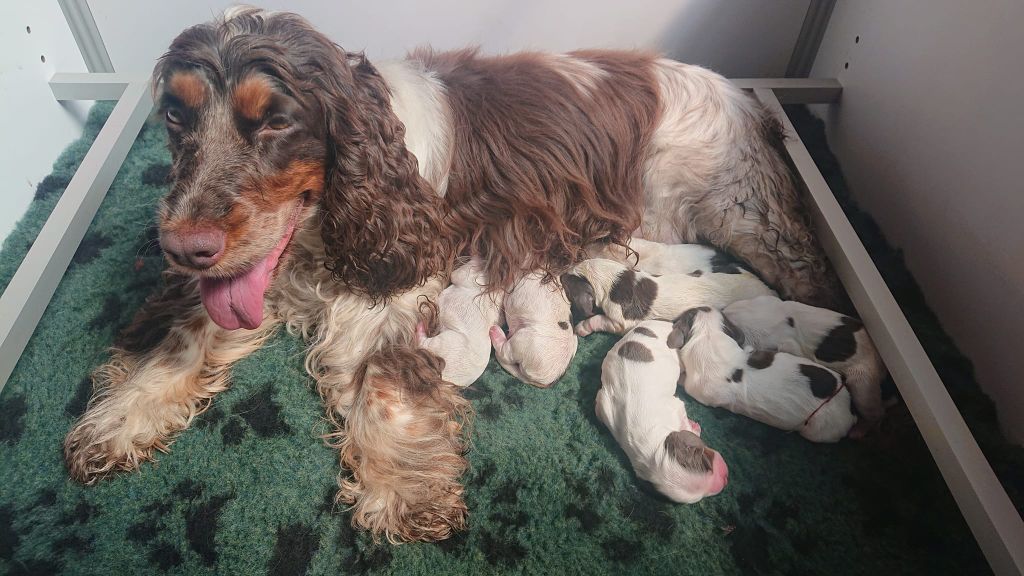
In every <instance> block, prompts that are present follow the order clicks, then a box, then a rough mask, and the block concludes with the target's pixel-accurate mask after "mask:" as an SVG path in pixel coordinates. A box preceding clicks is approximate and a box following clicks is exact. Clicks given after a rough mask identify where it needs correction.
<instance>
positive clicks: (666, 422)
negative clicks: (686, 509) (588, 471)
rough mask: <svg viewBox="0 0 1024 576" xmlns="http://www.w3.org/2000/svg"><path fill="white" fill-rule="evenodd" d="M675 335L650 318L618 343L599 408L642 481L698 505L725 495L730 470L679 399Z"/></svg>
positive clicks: (604, 375) (605, 370)
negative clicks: (671, 342) (672, 340)
mask: <svg viewBox="0 0 1024 576" xmlns="http://www.w3.org/2000/svg"><path fill="white" fill-rule="evenodd" d="M671 331H672V324H670V323H668V322H659V321H654V320H650V321H647V322H642V323H640V324H639V325H638V326H637V327H636V328H634V329H633V330H632V331H630V332H629V333H627V334H626V335H625V336H624V337H623V338H622V339H621V340H619V342H618V343H616V344H615V346H613V347H612V349H611V350H610V351H609V352H608V355H607V356H605V357H604V362H603V363H602V364H601V389H600V390H598V391H597V400H596V401H595V404H594V407H595V410H596V412H597V417H598V419H599V420H601V422H603V423H604V424H605V426H607V427H608V429H609V430H611V432H612V435H613V436H615V441H616V442H618V443H619V446H621V447H622V450H623V451H625V453H626V456H628V457H629V461H630V463H631V464H632V465H633V469H634V470H636V475H637V476H638V477H640V478H641V479H643V480H647V481H649V482H651V483H652V484H653V485H654V487H655V488H656V489H657V490H658V492H661V493H662V494H664V495H665V496H668V497H669V498H671V499H672V500H674V501H676V502H686V503H693V502H697V501H698V500H700V499H701V498H704V497H705V496H714V495H715V494H718V493H719V492H721V491H722V489H723V488H725V485H726V484H727V483H728V480H729V468H728V467H727V466H726V464H725V460H723V459H722V456H721V454H719V453H718V452H716V451H715V450H712V449H711V448H708V447H707V445H706V444H704V441H703V440H701V439H700V425H698V424H697V423H696V422H694V421H692V420H690V419H689V418H688V417H687V416H686V404H685V403H683V401H682V400H680V399H679V398H676V397H675V395H674V393H675V389H676V386H677V382H678V380H679V356H678V354H677V353H676V351H675V350H672V349H670V348H669V347H668V345H667V344H666V339H667V337H668V335H669V332H671Z"/></svg>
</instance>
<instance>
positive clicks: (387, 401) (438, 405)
mask: <svg viewBox="0 0 1024 576" xmlns="http://www.w3.org/2000/svg"><path fill="white" fill-rule="evenodd" d="M353 389H354V390H355V396H354V398H353V400H354V402H353V404H352V406H351V409H350V410H349V412H348V417H347V418H346V420H345V427H344V430H343V431H339V432H338V433H337V435H336V438H337V442H336V446H337V447H338V448H339V449H340V450H341V461H342V464H343V465H344V466H345V467H346V468H347V469H348V470H349V471H350V472H351V475H350V476H348V477H347V478H342V479H341V480H340V485H341V492H340V494H339V499H340V500H342V501H344V502H346V503H348V504H352V522H353V524H355V525H356V526H361V527H363V528H367V529H368V530H370V531H371V532H372V533H373V535H374V536H377V535H381V534H383V535H384V536H385V537H386V538H387V539H388V540H390V541H392V542H401V541H416V540H419V541H434V540H443V539H445V538H448V537H449V536H451V535H452V534H453V533H454V532H456V531H458V530H461V529H463V528H464V527H465V523H466V505H465V503H464V502H463V500H462V491H463V489H462V485H461V484H460V483H459V478H460V477H461V476H462V474H463V473H464V472H465V470H466V459H465V458H464V457H463V452H464V450H465V447H464V445H463V442H462V426H463V423H464V422H465V421H466V419H467V418H468V415H469V412H470V405H469V402H468V401H467V400H465V399H464V398H463V397H462V396H461V395H460V394H459V390H458V388H457V387H456V386H455V385H454V384H450V383H448V382H445V381H443V380H442V379H441V362H440V360H439V359H438V358H437V356H435V355H433V354H432V353H430V352H428V351H427V350H423V349H415V348H411V347H407V346H395V347H388V348H386V349H384V350H381V351H380V352H377V353H375V354H373V355H372V356H370V358H368V359H367V360H366V364H365V367H364V368H363V369H362V370H360V371H359V372H358V373H357V374H356V378H355V380H354V382H353Z"/></svg>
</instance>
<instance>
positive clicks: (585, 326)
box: [573, 320, 594, 338]
mask: <svg viewBox="0 0 1024 576" xmlns="http://www.w3.org/2000/svg"><path fill="white" fill-rule="evenodd" d="M573 332H576V335H577V336H579V337H581V338H584V337H586V336H590V335H591V334H593V333H594V331H593V330H592V329H591V328H590V323H589V322H587V321H586V320H584V321H582V322H580V323H579V324H577V325H576V328H575V329H574V330H573Z"/></svg>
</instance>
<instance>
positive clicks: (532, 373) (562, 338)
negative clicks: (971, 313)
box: [490, 273, 577, 388]
mask: <svg viewBox="0 0 1024 576" xmlns="http://www.w3.org/2000/svg"><path fill="white" fill-rule="evenodd" d="M543 277H544V276H543V275H542V274H538V273H533V274H530V275H528V276H526V277H525V278H523V279H522V280H521V281H520V282H519V283H518V284H516V287H515V288H513V289H512V291H511V292H509V293H508V294H507V295H505V320H506V322H507V323H508V336H507V337H506V336H505V333H504V332H502V330H501V327H500V326H491V330H490V337H491V344H493V345H494V357H495V358H496V359H497V360H498V363H499V364H501V367H502V368H504V369H505V370H506V371H507V372H508V373H509V374H511V375H513V376H515V377H516V378H518V379H520V380H522V381H523V382H526V383H527V384H531V385H533V386H537V387H538V388H547V387H548V386H551V385H552V384H554V383H555V381H556V380H558V379H559V378H561V377H562V374H564V373H565V369H566V368H568V367H569V362H571V361H572V358H573V356H575V355H576V346H577V339H576V334H574V333H573V331H572V324H571V323H570V322H571V320H572V318H571V316H572V314H571V312H570V308H569V301H568V300H567V299H566V297H565V293H564V292H562V286H561V285H560V284H559V283H558V282H548V283H547V284H543V283H542V282H541V280H542V279H543Z"/></svg>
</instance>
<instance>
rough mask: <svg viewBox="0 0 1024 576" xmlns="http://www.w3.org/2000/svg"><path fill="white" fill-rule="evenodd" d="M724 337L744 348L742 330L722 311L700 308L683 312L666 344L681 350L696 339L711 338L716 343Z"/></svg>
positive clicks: (673, 324)
mask: <svg viewBox="0 0 1024 576" xmlns="http://www.w3.org/2000/svg"><path fill="white" fill-rule="evenodd" d="M722 335H724V336H728V338H729V339H731V340H732V341H733V342H735V345H736V346H738V347H740V348H743V345H744V343H745V338H744V336H743V331H742V330H740V329H739V328H738V327H737V326H736V325H735V324H733V323H732V321H730V320H729V319H728V318H726V317H725V316H723V315H722V312H721V311H719V310H716V309H714V308H711V307H710V306H698V307H696V308H690V309H689V310H687V311H685V312H683V313H682V314H680V315H679V316H678V317H677V318H676V319H675V321H673V323H672V331H671V332H669V335H668V339H667V340H666V344H668V347H669V348H675V349H680V348H683V347H685V346H686V344H687V343H689V342H690V341H691V340H694V339H695V338H709V339H711V341H712V342H714V341H716V340H717V339H718V337H721V336H722Z"/></svg>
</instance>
